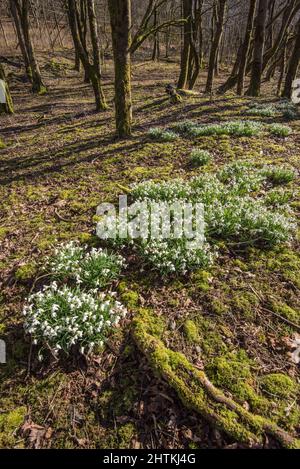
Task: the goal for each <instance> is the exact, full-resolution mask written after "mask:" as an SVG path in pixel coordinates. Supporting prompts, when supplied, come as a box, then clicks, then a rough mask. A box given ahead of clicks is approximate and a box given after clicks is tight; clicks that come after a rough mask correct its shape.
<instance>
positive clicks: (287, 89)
mask: <svg viewBox="0 0 300 469" xmlns="http://www.w3.org/2000/svg"><path fill="white" fill-rule="evenodd" d="M299 60H300V20H298V23H297V36H296V40H295V45H294V49H293V52H292V55H291V58H290V61H289V65H288V69H287V74H286V78H285V84H284V89H283V93H282V96H284V97H286V98H290V97H291V95H292V84H293V81H294V80H295V78H296V75H297V70H298V66H299Z"/></svg>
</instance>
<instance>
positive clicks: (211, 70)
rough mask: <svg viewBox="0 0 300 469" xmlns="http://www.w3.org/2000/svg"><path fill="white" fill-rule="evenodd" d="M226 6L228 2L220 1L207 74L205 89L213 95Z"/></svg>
mask: <svg viewBox="0 0 300 469" xmlns="http://www.w3.org/2000/svg"><path fill="white" fill-rule="evenodd" d="M226 4H227V0H219V2H218V18H217V22H216V31H215V33H214V39H213V42H212V45H211V51H210V55H209V64H208V74H207V81H206V87H205V92H206V93H212V87H213V81H214V76H215V67H216V59H217V56H218V51H219V47H220V41H221V37H222V33H223V28H224V18H225V10H226Z"/></svg>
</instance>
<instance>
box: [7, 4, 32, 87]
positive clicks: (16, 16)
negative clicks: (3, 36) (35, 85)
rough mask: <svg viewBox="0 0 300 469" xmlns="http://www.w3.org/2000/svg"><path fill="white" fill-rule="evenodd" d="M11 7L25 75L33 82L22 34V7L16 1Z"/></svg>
mask: <svg viewBox="0 0 300 469" xmlns="http://www.w3.org/2000/svg"><path fill="white" fill-rule="evenodd" d="M9 5H10V11H11V14H12V17H13V20H14V25H15V28H16V33H17V37H18V42H19V46H20V49H21V53H22V56H23V60H24V66H25V73H26V75H27V78H28V79H29V80H30V81H32V74H31V69H30V64H29V57H28V53H27V49H26V46H25V43H24V37H23V34H22V27H21V22H20V16H19V13H20V6H19V4H18V3H17V2H15V1H14V0H10V3H9ZM17 6H18V7H19V8H18V9H17Z"/></svg>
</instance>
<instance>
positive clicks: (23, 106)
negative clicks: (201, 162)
mask: <svg viewBox="0 0 300 469" xmlns="http://www.w3.org/2000/svg"><path fill="white" fill-rule="evenodd" d="M53 60H54V59H53ZM53 60H52V62H51V61H50V62H49V60H46V58H44V66H43V72H44V74H45V76H46V82H47V85H48V88H49V92H48V93H47V94H45V95H43V96H33V95H32V94H31V93H30V89H29V86H28V85H24V84H23V83H20V82H19V81H18V80H17V79H16V78H17V77H16V70H15V69H13V70H12V72H13V74H12V75H11V89H12V92H13V98H14V102H15V109H16V114H15V115H14V116H12V117H1V118H0V160H1V164H0V183H1V187H0V196H1V216H0V242H1V254H0V268H1V274H0V278H1V290H0V338H1V339H4V340H5V341H6V343H7V364H6V365H0V373H1V380H0V447H30V446H35V447H40V446H42V447H51V448H57V447H64V448H73V447H85V448H105V447H111V448H141V447H146V448H162V447H164V448H166V447H168V448H172V447H175V448H196V447H228V446H229V447H236V446H237V445H240V444H241V443H240V442H237V440H235V439H234V437H232V436H228V435H227V434H225V433H223V432H222V431H220V430H218V429H216V428H214V426H213V425H209V424H208V423H207V422H206V421H205V420H204V419H202V418H200V417H199V415H197V414H196V413H195V412H194V411H190V410H188V408H187V407H186V406H185V405H183V404H182V402H181V401H180V400H179V399H178V396H177V394H176V392H175V390H174V389H173V388H171V387H170V386H169V384H168V382H167V380H166V379H162V377H161V376H160V375H158V374H156V373H155V372H153V369H152V367H151V364H150V363H149V362H148V361H147V358H146V357H145V356H144V355H143V354H142V353H141V352H140V351H138V350H137V348H136V344H135V343H134V340H133V338H132V334H131V330H132V322H131V321H132V317H134V315H135V311H136V309H137V307H140V306H142V307H145V308H149V309H150V310H151V311H152V314H153V315H154V317H155V318H156V320H155V325H156V328H157V329H158V330H159V334H160V338H161V340H162V343H163V344H164V347H166V348H167V349H168V350H170V351H172V352H174V353H175V355H174V357H175V358H174V360H175V361H176V353H177V352H181V353H183V354H184V356H185V358H186V359H187V360H188V362H189V363H190V364H191V365H193V366H194V367H196V368H197V369H199V370H204V371H205V372H206V374H207V376H208V377H209V379H210V380H211V382H212V383H213V384H214V385H215V386H216V387H218V388H220V389H221V390H222V391H223V392H224V393H225V394H226V395H227V396H229V397H231V398H233V399H234V400H235V401H236V402H238V403H239V404H240V405H241V406H243V408H244V409H246V410H249V411H251V412H253V413H255V414H256V415H260V416H262V417H266V418H272V420H273V422H275V423H276V424H278V425H279V426H280V427H281V428H283V429H285V430H287V431H289V432H291V434H293V435H294V436H297V435H298V437H299V430H300V424H299V422H300V400H299V396H300V393H299V383H300V381H299V376H300V375H299V368H297V365H296V364H295V363H293V361H292V359H291V352H292V351H293V348H292V342H293V340H294V339H295V338H296V337H297V336H298V335H297V334H299V330H300V299H299V298H300V297H299V289H300V280H299V267H300V256H299V238H298V237H297V236H296V238H295V240H294V241H293V242H292V243H291V244H289V245H284V246H278V247H276V248H275V249H274V250H269V251H266V250H264V251H263V250H259V249H257V248H254V247H251V246H246V247H244V248H243V247H241V246H239V245H235V244H234V243H232V244H220V246H219V257H218V259H217V261H216V262H215V263H214V265H213V267H212V268H211V269H209V270H208V271H197V272H194V273H193V274H191V275H187V276H184V277H172V278H169V279H168V280H165V279H162V278H160V277H159V275H157V274H155V273H153V272H149V271H143V273H142V275H141V273H140V272H139V267H140V266H139V265H138V263H137V261H136V259H134V258H133V259H130V262H129V267H128V270H127V272H126V273H125V275H124V277H123V278H122V280H121V282H119V284H116V285H115V287H116V288H117V290H118V292H119V294H120V297H121V299H122V301H123V302H124V303H126V304H127V305H128V307H129V308H130V310H131V312H132V314H131V317H129V318H128V319H126V321H125V322H124V323H123V325H122V327H121V328H120V329H118V330H117V332H116V333H115V334H114V335H113V336H111V337H110V340H109V343H108V345H107V348H106V350H105V352H104V353H103V354H101V355H99V356H97V355H95V356H94V357H93V358H92V359H91V360H89V361H87V362H86V361H84V360H83V359H80V360H77V359H76V358H74V359H72V360H68V361H66V362H65V361H62V362H55V361H53V360H51V359H50V358H49V360H46V362H43V363H40V362H38V360H37V353H36V350H35V349H34V348H32V347H31V346H30V340H29V338H28V337H25V336H24V333H23V329H22V316H21V311H22V305H23V302H24V300H25V298H26V296H27V295H28V293H29V291H31V290H32V289H36V288H38V287H39V286H40V285H42V284H43V283H44V282H45V281H46V279H44V278H43V274H44V260H43V259H44V258H45V256H46V255H48V254H49V253H51V250H52V249H53V246H54V245H55V243H56V242H59V241H64V240H69V239H79V240H81V241H82V242H88V243H91V244H97V240H96V238H95V237H94V229H95V220H96V218H95V214H96V207H97V205H98V204H99V203H101V202H107V201H109V202H115V201H116V198H117V196H118V194H119V193H120V192H121V187H122V186H125V187H128V186H130V184H132V183H134V182H138V181H143V180H148V179H155V180H166V179H170V178H174V177H184V178H185V177H191V176H192V175H195V174H199V173H201V172H203V171H212V170H214V169H216V168H219V167H221V166H222V165H223V164H226V163H228V162H231V161H235V160H241V159H246V160H249V161H253V162H254V163H262V164H264V163H267V164H269V163H272V164H282V163H288V164H290V165H292V166H293V167H294V168H296V169H298V170H299V169H300V163H299V158H300V120H299V119H298V120H297V119H294V120H292V121H286V120H285V119H284V118H283V117H282V116H281V115H280V114H278V115H276V116H275V117H262V116H254V117H252V116H251V119H254V120H260V121H263V122H266V123H273V122H276V123H284V124H288V125H290V126H291V128H292V129H293V133H292V134H291V135H290V136H288V137H287V138H278V137H275V136H272V135H270V134H268V135H267V134H265V133H263V134H262V135H260V136H256V137H230V136H217V137H214V136H209V137H200V138H193V139H187V138H183V137H180V138H179V139H177V140H176V141H173V142H167V143H159V142H155V141H152V140H150V139H149V138H148V137H147V132H148V130H149V128H151V127H157V126H158V127H172V125H175V124H177V123H178V122H180V121H182V120H186V119H192V120H197V121H198V122H201V123H209V122H221V121H226V120H230V119H239V118H241V117H243V116H244V112H245V110H247V109H248V105H249V103H251V102H252V101H253V100H251V99H250V98H248V97H247V98H240V97H236V96H235V95H234V94H228V95H226V96H217V97H215V98H214V99H213V100H210V99H209V98H208V97H205V96H191V97H188V98H185V99H184V100H183V102H182V103H179V104H177V105H171V104H170V103H169V101H168V99H166V96H165V93H164V86H165V85H166V84H167V83H169V82H173V81H174V77H176V76H177V73H178V70H177V66H176V65H174V64H172V63H161V64H159V63H150V62H146V63H144V64H143V65H142V66H141V64H140V63H134V66H133V104H134V119H135V122H134V132H133V136H132V137H131V138H130V139H127V140H126V141H118V140H116V138H115V136H114V118H113V82H112V80H113V75H112V67H111V63H110V62H109V63H108V64H107V65H106V66H105V69H104V91H105V93H106V96H107V101H108V103H109V104H110V109H109V110H108V111H107V112H104V113H100V114H96V113H95V112H94V110H93V108H94V106H93V97H92V93H91V90H90V88H89V86H88V85H86V84H83V83H82V82H81V77H79V76H78V74H77V73H75V72H74V71H73V70H72V61H71V59H69V58H68V57H66V56H63V55H61V56H57V57H56V58H55V61H54V62H53ZM56 63H57V64H58V65H59V66H58V65H55V66H54V65H53V64H56ZM17 73H20V72H19V71H18V70H17ZM202 78H204V75H203V77H201V79H200V82H201V83H202V81H203V80H202ZM199 86H200V88H201V85H199ZM272 92H273V89H272V84H267V85H265V89H264V92H263V98H261V99H260V100H254V101H259V102H263V103H273V102H276V98H275V97H274V95H273V94H272ZM247 118H249V116H248V117H247ZM193 148H201V149H203V150H207V151H209V152H210V153H211V154H212V156H213V158H212V161H211V162H210V163H209V165H207V166H204V167H200V168H195V167H192V166H191V165H190V164H189V155H190V152H191V150H192V149H193ZM297 189H298V181H297V180H295V181H293V182H292V183H289V184H288V186H285V187H284V190H285V191H287V192H288V194H289V195H288V199H289V203H290V204H291V206H292V207H293V209H294V211H295V212H297V211H299V198H297V197H298V193H297ZM273 313H275V314H273ZM284 319H286V320H288V321H289V323H288V322H287V321H285V320H284ZM297 326H298V327H297ZM172 356H173V355H172ZM226 418H227V419H228V421H230V419H231V418H232V414H230V413H228V415H227V416H225V415H224V419H226ZM24 423H25V425H24ZM264 444H265V445H266V446H270V447H273V446H276V445H277V442H275V440H274V441H273V440H272V438H270V439H268V440H266V441H265V443H264Z"/></svg>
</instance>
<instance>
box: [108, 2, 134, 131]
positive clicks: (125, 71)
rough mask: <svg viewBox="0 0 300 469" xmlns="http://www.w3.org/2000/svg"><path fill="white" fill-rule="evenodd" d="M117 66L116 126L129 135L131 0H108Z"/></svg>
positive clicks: (130, 121)
mask: <svg viewBox="0 0 300 469" xmlns="http://www.w3.org/2000/svg"><path fill="white" fill-rule="evenodd" d="M108 7H109V14H110V22H111V30H112V43H113V53H114V66H115V109H116V128H117V134H118V136H119V137H121V138H123V137H128V136H129V135H130V134H131V126H132V102H131V59H130V45H131V0H108Z"/></svg>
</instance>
